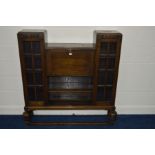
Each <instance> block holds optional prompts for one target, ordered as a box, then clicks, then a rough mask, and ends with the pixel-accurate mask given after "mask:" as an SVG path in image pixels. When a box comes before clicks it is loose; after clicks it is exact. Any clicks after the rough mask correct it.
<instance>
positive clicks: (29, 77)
mask: <svg viewBox="0 0 155 155" xmlns="http://www.w3.org/2000/svg"><path fill="white" fill-rule="evenodd" d="M26 80H27V84H28V85H33V84H34V80H33V73H32V72H30V71H29V72H26Z"/></svg>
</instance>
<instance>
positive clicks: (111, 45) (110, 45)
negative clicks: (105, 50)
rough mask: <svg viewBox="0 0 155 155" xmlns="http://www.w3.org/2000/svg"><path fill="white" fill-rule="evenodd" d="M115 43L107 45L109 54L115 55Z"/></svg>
mask: <svg viewBox="0 0 155 155" xmlns="http://www.w3.org/2000/svg"><path fill="white" fill-rule="evenodd" d="M116 45H117V44H116V42H111V43H109V53H116Z"/></svg>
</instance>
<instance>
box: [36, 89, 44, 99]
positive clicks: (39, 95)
mask: <svg viewBox="0 0 155 155" xmlns="http://www.w3.org/2000/svg"><path fill="white" fill-rule="evenodd" d="M36 100H43V87H36Z"/></svg>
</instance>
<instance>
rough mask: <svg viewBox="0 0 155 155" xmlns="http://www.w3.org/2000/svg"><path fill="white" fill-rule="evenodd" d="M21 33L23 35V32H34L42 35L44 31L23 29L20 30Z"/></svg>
mask: <svg viewBox="0 0 155 155" xmlns="http://www.w3.org/2000/svg"><path fill="white" fill-rule="evenodd" d="M20 32H21V33H23V32H27V33H29V32H30V33H33V32H34V33H36V32H38V33H40V32H41V33H44V32H46V30H42V29H23V30H21V31H20Z"/></svg>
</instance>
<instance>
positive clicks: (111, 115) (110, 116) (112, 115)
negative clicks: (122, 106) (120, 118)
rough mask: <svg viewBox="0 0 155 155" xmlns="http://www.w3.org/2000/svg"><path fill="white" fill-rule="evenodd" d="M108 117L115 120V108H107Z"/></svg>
mask: <svg viewBox="0 0 155 155" xmlns="http://www.w3.org/2000/svg"><path fill="white" fill-rule="evenodd" d="M108 117H109V118H110V120H111V121H116V118H117V112H116V111H115V110H108Z"/></svg>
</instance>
